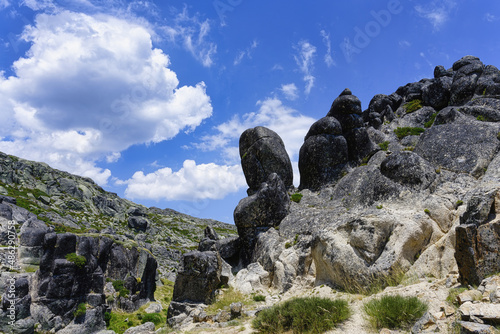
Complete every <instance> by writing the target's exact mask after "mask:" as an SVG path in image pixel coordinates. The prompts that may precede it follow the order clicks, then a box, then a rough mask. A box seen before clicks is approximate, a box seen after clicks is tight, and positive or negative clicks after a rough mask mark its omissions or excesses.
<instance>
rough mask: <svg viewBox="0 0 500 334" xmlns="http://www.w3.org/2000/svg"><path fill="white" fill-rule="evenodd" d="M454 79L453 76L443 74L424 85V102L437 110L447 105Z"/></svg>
mask: <svg viewBox="0 0 500 334" xmlns="http://www.w3.org/2000/svg"><path fill="white" fill-rule="evenodd" d="M452 81H453V80H452V78H450V77H447V76H443V77H440V78H436V79H435V80H433V81H432V82H431V83H430V84H428V85H425V86H424V87H422V102H423V103H424V105H427V106H431V107H432V108H434V109H436V110H441V109H443V108H444V107H447V106H448V103H449V101H450V96H451V93H450V90H451V84H452Z"/></svg>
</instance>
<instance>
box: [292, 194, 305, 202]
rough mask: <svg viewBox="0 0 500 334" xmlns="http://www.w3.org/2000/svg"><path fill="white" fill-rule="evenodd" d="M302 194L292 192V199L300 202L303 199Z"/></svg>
mask: <svg viewBox="0 0 500 334" xmlns="http://www.w3.org/2000/svg"><path fill="white" fill-rule="evenodd" d="M302 196H303V195H302V194H300V193H295V194H292V196H290V199H291V200H292V201H294V202H295V203H299V202H300V200H301V199H302Z"/></svg>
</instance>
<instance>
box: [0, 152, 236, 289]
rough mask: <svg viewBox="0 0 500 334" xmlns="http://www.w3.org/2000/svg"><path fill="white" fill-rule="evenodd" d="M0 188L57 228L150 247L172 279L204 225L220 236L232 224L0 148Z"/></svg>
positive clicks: (164, 273)
mask: <svg viewBox="0 0 500 334" xmlns="http://www.w3.org/2000/svg"><path fill="white" fill-rule="evenodd" d="M0 194H1V195H5V196H9V197H12V198H14V199H16V203H17V206H19V207H22V208H25V209H27V210H28V211H30V212H31V213H33V214H35V215H36V216H37V218H38V219H40V220H42V221H44V222H45V223H46V224H47V225H48V226H51V227H53V229H54V231H55V232H56V233H64V232H71V233H75V234H86V233H93V234H100V235H108V236H110V237H111V238H113V239H115V240H117V241H119V242H122V243H125V244H128V245H139V246H141V247H145V248H147V249H149V250H150V251H151V252H152V254H153V255H154V256H155V257H156V259H157V260H158V262H159V270H160V273H161V276H162V277H166V278H169V279H171V280H173V279H174V278H175V271H176V269H177V265H178V262H179V259H180V257H181V255H182V253H183V252H185V251H187V250H191V249H195V248H196V247H197V245H198V242H199V241H200V240H201V238H202V237H203V231H204V229H205V228H206V227H207V226H211V227H213V228H214V229H215V230H216V231H217V232H218V233H219V234H220V235H221V236H230V235H234V234H235V233H236V231H235V227H234V225H230V224H224V223H221V222H217V221H215V220H211V219H200V218H195V217H191V216H188V215H185V214H182V213H180V212H176V211H174V210H171V209H159V208H155V207H152V208H146V207H144V206H142V205H139V204H136V203H133V202H131V201H128V200H126V199H123V198H120V197H119V196H118V195H117V194H115V193H110V192H107V191H104V190H103V189H102V188H101V187H100V186H98V185H97V184H96V183H95V182H94V181H92V180H91V179H89V178H84V177H80V176H76V175H72V174H70V173H66V172H62V171H59V170H56V169H53V168H51V167H50V166H48V165H46V164H44V163H38V162H33V161H28V160H24V159H20V158H17V157H14V156H9V155H6V154H4V153H1V152H0Z"/></svg>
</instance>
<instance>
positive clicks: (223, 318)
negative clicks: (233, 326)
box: [214, 311, 231, 323]
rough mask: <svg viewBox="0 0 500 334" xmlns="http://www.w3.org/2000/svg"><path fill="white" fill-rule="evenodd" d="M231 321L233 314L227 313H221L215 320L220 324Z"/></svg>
mask: <svg viewBox="0 0 500 334" xmlns="http://www.w3.org/2000/svg"><path fill="white" fill-rule="evenodd" d="M229 320H231V314H229V312H227V311H220V312H219V313H217V315H216V316H215V318H214V321H215V322H219V323H220V322H228V321H229Z"/></svg>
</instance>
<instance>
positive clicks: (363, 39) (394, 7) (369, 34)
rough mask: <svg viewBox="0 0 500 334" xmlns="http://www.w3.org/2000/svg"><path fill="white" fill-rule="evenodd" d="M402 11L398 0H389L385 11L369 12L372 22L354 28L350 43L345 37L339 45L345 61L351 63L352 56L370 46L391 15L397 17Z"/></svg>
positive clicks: (386, 24) (390, 19)
mask: <svg viewBox="0 0 500 334" xmlns="http://www.w3.org/2000/svg"><path fill="white" fill-rule="evenodd" d="M402 11H403V6H402V5H401V2H400V1H399V0H389V2H388V3H387V9H382V10H379V11H374V10H372V11H370V15H371V16H372V17H373V20H372V21H369V22H367V23H366V24H365V26H364V27H363V28H360V27H358V26H356V27H354V32H355V35H354V38H353V41H352V43H351V39H350V38H349V37H345V38H344V41H343V42H342V43H340V49H341V50H342V53H343V54H344V57H345V59H346V61H347V62H348V63H350V62H352V59H353V55H354V54H360V53H361V50H362V49H364V48H366V47H367V46H368V45H370V43H371V41H372V40H373V39H374V38H376V37H377V36H378V35H379V34H380V33H381V31H382V28H385V27H387V26H388V25H389V24H390V23H391V21H392V17H393V15H398V14H400V13H401V12H402Z"/></svg>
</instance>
